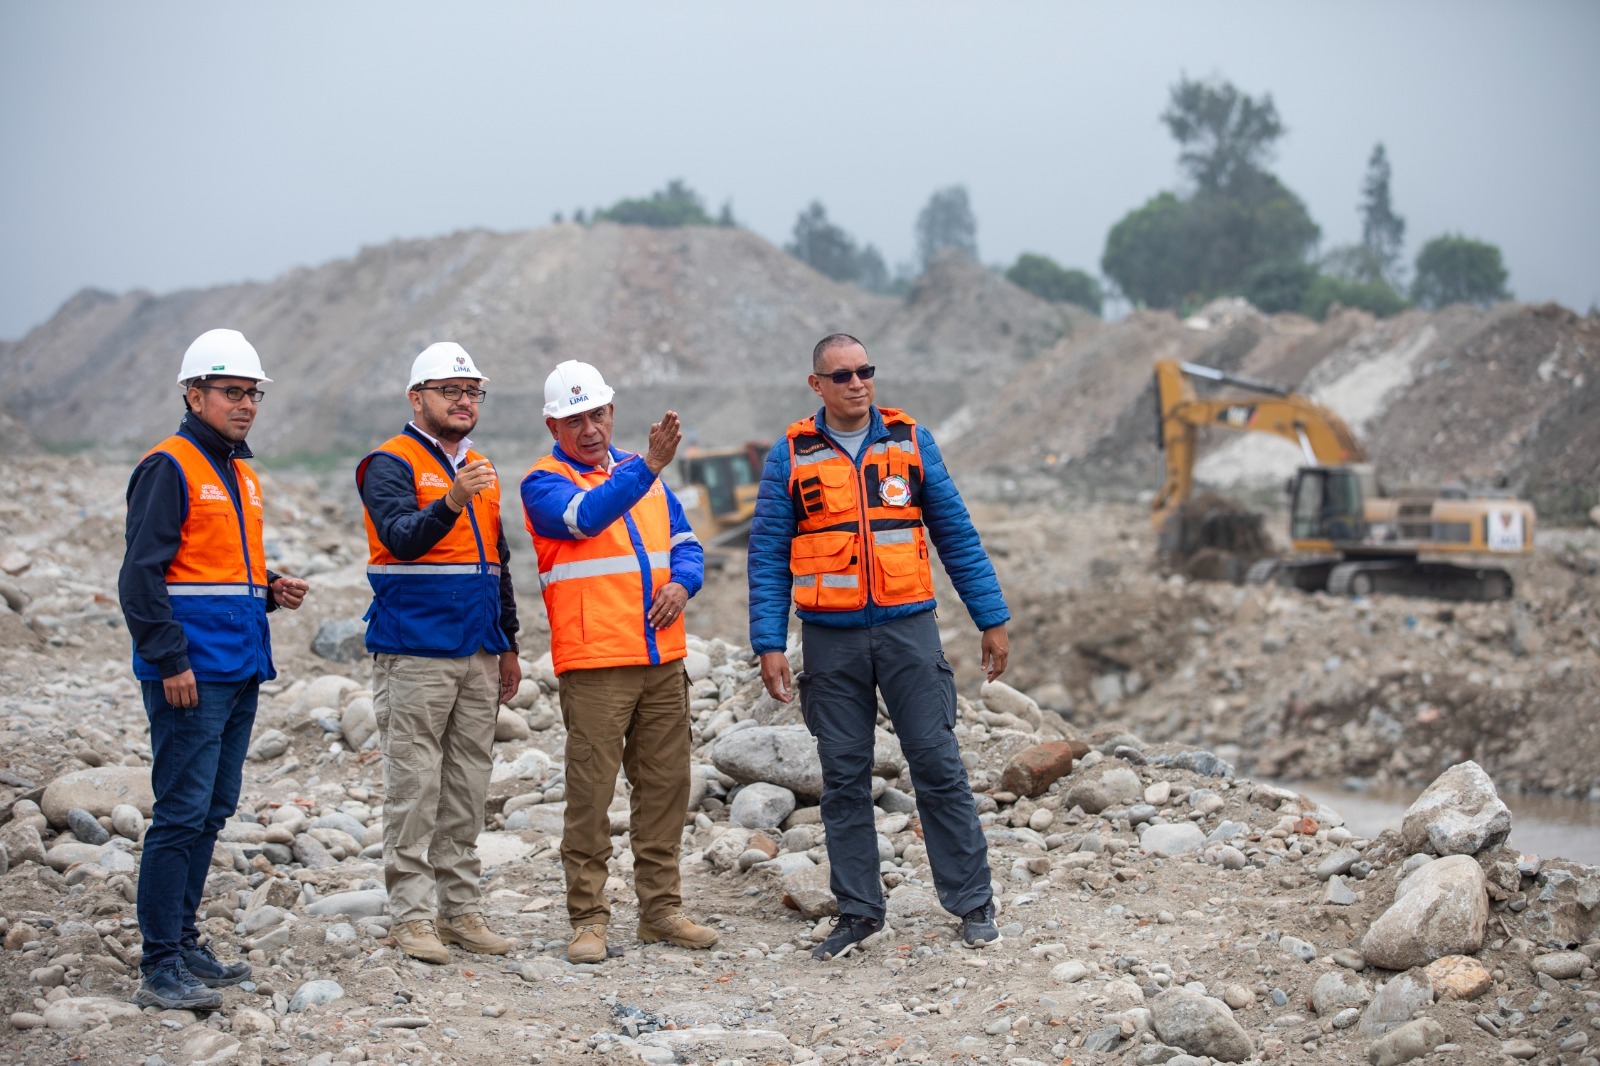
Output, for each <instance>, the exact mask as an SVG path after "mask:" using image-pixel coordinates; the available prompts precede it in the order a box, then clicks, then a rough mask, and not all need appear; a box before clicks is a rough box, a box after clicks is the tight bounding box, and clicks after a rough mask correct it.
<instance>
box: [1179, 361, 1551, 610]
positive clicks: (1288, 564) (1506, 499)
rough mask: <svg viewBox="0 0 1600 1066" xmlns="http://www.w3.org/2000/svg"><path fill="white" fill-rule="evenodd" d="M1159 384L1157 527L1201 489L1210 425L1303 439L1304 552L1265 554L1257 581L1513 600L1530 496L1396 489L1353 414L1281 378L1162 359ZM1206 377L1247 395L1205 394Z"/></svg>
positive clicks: (1297, 509)
mask: <svg viewBox="0 0 1600 1066" xmlns="http://www.w3.org/2000/svg"><path fill="white" fill-rule="evenodd" d="M1155 380H1156V401H1157V406H1158V413H1159V419H1160V436H1159V444H1160V447H1161V449H1162V451H1163V452H1164V454H1165V459H1166V481H1165V483H1164V484H1163V485H1162V486H1161V491H1160V492H1158V493H1157V494H1156V497H1155V500H1154V501H1153V503H1152V504H1151V508H1152V515H1151V518H1152V520H1153V521H1154V523H1155V525H1156V529H1157V530H1158V531H1162V532H1163V533H1166V532H1168V531H1169V530H1170V526H1171V524H1172V523H1174V522H1176V521H1178V520H1180V514H1179V512H1180V511H1181V509H1182V506H1183V504H1184V503H1185V502H1186V501H1187V500H1189V498H1190V496H1191V495H1192V493H1193V490H1194V463H1195V448H1196V445H1197V443H1198V438H1199V432H1200V430H1201V429H1202V428H1204V427H1217V428H1221V429H1229V430H1235V431H1238V432H1244V433H1268V434H1272V435H1273V436H1277V437H1281V438H1283V439H1284V440H1287V441H1290V442H1291V443H1293V444H1296V445H1298V446H1299V447H1300V449H1301V451H1302V453H1303V454H1304V455H1305V459H1306V464H1307V465H1306V466H1303V467H1301V468H1300V469H1299V470H1298V471H1297V472H1296V473H1295V476H1294V479H1293V480H1292V481H1291V482H1290V483H1289V485H1288V491H1289V503H1290V506H1289V540H1290V543H1291V545H1292V549H1293V553H1292V554H1291V555H1289V556H1286V557H1281V558H1267V559H1261V560H1259V561H1257V562H1256V563H1255V564H1254V565H1252V566H1251V567H1250V569H1249V571H1248V573H1247V575H1246V580H1247V581H1248V582H1249V583H1251V584H1266V583H1268V582H1276V583H1278V584H1281V585H1287V586H1292V587H1296V588H1300V589H1304V590H1307V591H1316V590H1325V591H1327V592H1329V593H1332V594H1334V595H1354V596H1364V595H1370V594H1371V593H1374V592H1392V593H1400V594H1403V595H1411V596H1433V597H1436V598H1439V599H1449V600H1501V599H1509V598H1510V597H1511V594H1512V591H1513V588H1514V584H1513V582H1512V579H1511V575H1510V574H1509V573H1508V572H1507V571H1506V570H1505V569H1504V568H1503V567H1502V566H1501V565H1499V564H1500V560H1502V559H1504V558H1506V557H1508V556H1518V555H1526V554H1527V553H1529V552H1531V551H1532V550H1533V526H1534V512H1533V506H1532V505H1531V504H1529V503H1528V502H1526V501H1525V500H1519V499H1516V498H1514V497H1513V496H1512V495H1511V494H1510V493H1507V492H1501V491H1498V490H1490V491H1481V492H1478V493H1476V494H1469V493H1468V492H1466V491H1465V490H1463V489H1453V488H1444V489H1420V488H1408V489H1404V490H1397V491H1395V492H1392V493H1391V492H1389V491H1387V490H1386V489H1385V487H1384V485H1383V483H1382V482H1381V481H1380V480H1379V479H1378V476H1377V474H1376V472H1375V471H1374V470H1373V468H1372V465H1371V464H1370V463H1369V462H1367V456H1366V452H1365V451H1364V450H1363V449H1362V447H1361V444H1360V442H1359V441H1358V440H1357V439H1356V437H1355V434H1354V433H1352V432H1351V431H1350V427H1349V426H1347V425H1345V423H1344V420H1343V419H1341V418H1340V417H1339V416H1338V415H1336V414H1334V413H1333V412H1332V411H1330V410H1328V409H1327V408H1326V407H1323V406H1321V405H1319V404H1316V403H1313V402H1312V401H1311V400H1308V399H1306V398H1305V397H1303V396H1299V395H1296V394H1295V393H1294V392H1293V391H1291V390H1289V389H1287V388H1284V387H1283V386H1281V385H1275V384H1272V383H1271V382H1266V381H1259V380H1256V379H1253V378H1248V377H1243V376H1240V375H1236V374H1230V373H1226V372H1224V371H1221V370H1216V369H1214V368H1212V367H1206V366H1199V365H1197V364H1194V363H1180V362H1177V361H1175V360H1168V359H1162V360H1157V361H1156V364H1155ZM1196 380H1199V381H1205V382H1212V383H1216V384H1220V385H1231V386H1233V387H1234V388H1235V389H1239V390H1243V392H1236V393H1231V394H1227V393H1224V394H1212V395H1206V396H1200V395H1198V394H1197V392H1196V390H1195V387H1194V382H1195V381H1196Z"/></svg>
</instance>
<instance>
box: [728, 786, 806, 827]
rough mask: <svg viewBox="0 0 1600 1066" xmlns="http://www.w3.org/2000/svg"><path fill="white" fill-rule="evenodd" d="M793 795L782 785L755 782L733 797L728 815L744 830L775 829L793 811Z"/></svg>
mask: <svg viewBox="0 0 1600 1066" xmlns="http://www.w3.org/2000/svg"><path fill="white" fill-rule="evenodd" d="M794 804H795V799H794V793H793V792H791V791H789V790H788V789H786V788H784V787H783V786H782V785H774V784H770V783H768V782H766V781H757V782H755V783H754V784H749V785H746V786H744V787H743V788H741V789H740V790H739V794H738V795H736V796H734V797H733V806H732V807H731V808H730V810H729V812H728V813H729V815H730V816H731V817H732V819H733V820H734V821H735V822H737V823H738V824H739V825H742V826H744V827H745V828H746V829H776V828H777V827H778V826H780V825H782V824H783V820H784V819H785V818H787V817H789V815H790V814H791V813H792V812H793V811H794Z"/></svg>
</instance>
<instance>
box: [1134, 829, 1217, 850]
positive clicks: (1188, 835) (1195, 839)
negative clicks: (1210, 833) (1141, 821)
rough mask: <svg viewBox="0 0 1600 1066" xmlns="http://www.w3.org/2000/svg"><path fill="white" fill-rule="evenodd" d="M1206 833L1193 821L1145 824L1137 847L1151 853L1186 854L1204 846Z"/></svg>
mask: <svg viewBox="0 0 1600 1066" xmlns="http://www.w3.org/2000/svg"><path fill="white" fill-rule="evenodd" d="M1205 842H1206V835H1205V833H1203V832H1201V830H1200V827H1199V826H1197V825H1195V824H1194V823H1193V822H1172V823H1169V824H1167V825H1147V826H1145V828H1144V832H1143V833H1141V834H1140V835H1139V847H1141V848H1143V849H1144V850H1145V851H1147V852H1149V853H1150V854H1151V855H1168V856H1171V855H1187V854H1189V853H1190V852H1192V851H1199V850H1200V849H1201V848H1202V847H1204V846H1205Z"/></svg>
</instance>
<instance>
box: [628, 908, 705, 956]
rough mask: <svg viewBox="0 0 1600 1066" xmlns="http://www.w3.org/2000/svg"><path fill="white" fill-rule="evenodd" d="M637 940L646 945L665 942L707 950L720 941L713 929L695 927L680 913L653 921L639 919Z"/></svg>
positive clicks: (701, 926) (700, 926)
mask: <svg viewBox="0 0 1600 1066" xmlns="http://www.w3.org/2000/svg"><path fill="white" fill-rule="evenodd" d="M639 939H640V940H642V941H644V942H645V943H646V944H655V943H659V942H660V941H663V940H665V941H666V942H667V943H669V944H676V945H678V946H679V947H680V948H709V947H711V946H713V945H714V944H716V942H717V941H718V940H719V939H720V937H718V936H717V931H716V930H715V929H709V928H707V927H706V926H703V925H696V924H695V923H694V922H692V921H690V920H689V919H688V918H687V917H686V916H685V915H684V914H683V913H682V912H681V911H679V912H677V913H674V914H668V915H664V916H662V917H660V918H657V919H655V920H654V921H648V922H647V921H645V920H644V919H643V918H641V919H639Z"/></svg>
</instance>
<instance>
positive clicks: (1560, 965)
mask: <svg viewBox="0 0 1600 1066" xmlns="http://www.w3.org/2000/svg"><path fill="white" fill-rule="evenodd" d="M1528 965H1529V966H1531V967H1532V968H1533V972H1534V973H1542V974H1544V975H1545V976H1546V977H1554V978H1555V979H1556V980H1557V981H1570V980H1572V979H1573V978H1575V977H1582V976H1583V971H1584V970H1585V969H1587V968H1588V967H1590V966H1593V965H1594V962H1593V961H1592V960H1591V959H1590V958H1589V956H1587V955H1585V954H1584V953H1583V952H1581V951H1550V952H1546V953H1545V954H1543V955H1535V956H1534V957H1533V958H1532V959H1530V960H1528Z"/></svg>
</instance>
